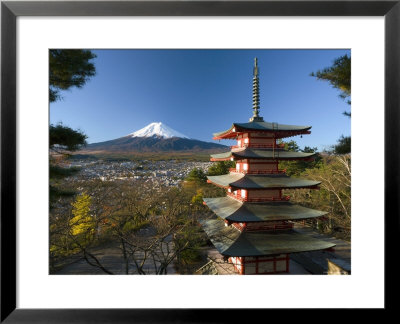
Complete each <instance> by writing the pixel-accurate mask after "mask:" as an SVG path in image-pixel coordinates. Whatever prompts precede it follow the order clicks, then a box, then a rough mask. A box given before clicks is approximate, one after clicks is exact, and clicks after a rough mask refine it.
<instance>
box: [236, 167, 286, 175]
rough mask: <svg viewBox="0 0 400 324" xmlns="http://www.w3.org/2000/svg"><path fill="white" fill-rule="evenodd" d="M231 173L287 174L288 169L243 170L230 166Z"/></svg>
mask: <svg viewBox="0 0 400 324" xmlns="http://www.w3.org/2000/svg"><path fill="white" fill-rule="evenodd" d="M229 172H230V173H243V174H286V169H283V170H253V171H251V170H250V171H246V170H241V171H237V170H236V169H235V168H229Z"/></svg>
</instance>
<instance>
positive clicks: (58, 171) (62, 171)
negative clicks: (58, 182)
mask: <svg viewBox="0 0 400 324" xmlns="http://www.w3.org/2000/svg"><path fill="white" fill-rule="evenodd" d="M79 170H80V168H77V167H72V168H62V167H60V166H58V165H53V164H51V165H50V178H51V179H62V178H65V177H69V176H72V175H74V174H76V173H77V172H79Z"/></svg>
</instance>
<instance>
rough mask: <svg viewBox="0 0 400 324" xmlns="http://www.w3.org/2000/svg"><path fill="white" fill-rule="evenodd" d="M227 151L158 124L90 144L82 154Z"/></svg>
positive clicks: (222, 146) (214, 144) (224, 147)
mask: <svg viewBox="0 0 400 324" xmlns="http://www.w3.org/2000/svg"><path fill="white" fill-rule="evenodd" d="M226 149H227V147H226V146H225V145H221V144H216V143H210V142H204V141H200V140H196V139H191V138H189V137H188V136H186V135H184V134H182V133H180V132H178V131H176V130H174V129H172V128H171V127H169V126H167V125H165V124H163V123H161V122H156V123H151V124H149V125H147V126H146V127H144V128H142V129H139V130H137V131H135V132H133V133H130V134H128V135H126V136H123V137H120V138H117V139H113V140H110V141H105V142H99V143H92V144H89V145H87V146H86V147H85V148H84V149H83V150H82V153H83V151H84V152H87V153H89V152H91V153H96V152H97V153H131V152H132V153H134V152H164V153H165V152H207V151H209V152H217V151H218V152H221V151H223V150H226Z"/></svg>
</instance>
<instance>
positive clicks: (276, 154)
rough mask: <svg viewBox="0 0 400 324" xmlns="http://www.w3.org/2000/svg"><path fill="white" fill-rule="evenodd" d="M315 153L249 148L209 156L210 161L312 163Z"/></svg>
mask: <svg viewBox="0 0 400 324" xmlns="http://www.w3.org/2000/svg"><path fill="white" fill-rule="evenodd" d="M315 156H316V153H303V152H291V151H286V150H283V149H253V148H249V147H245V148H241V149H239V150H231V151H229V152H224V153H219V154H211V161H229V160H250V159H251V160H266V161H277V160H306V161H312V160H314V157H315Z"/></svg>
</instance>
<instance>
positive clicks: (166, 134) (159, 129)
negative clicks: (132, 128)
mask: <svg viewBox="0 0 400 324" xmlns="http://www.w3.org/2000/svg"><path fill="white" fill-rule="evenodd" d="M127 136H131V137H151V136H158V137H163V138H171V137H180V138H189V137H188V136H186V135H183V134H182V133H180V132H177V131H176V130H174V129H172V128H171V127H168V126H167V125H165V124H163V123H161V122H158V123H151V124H149V125H147V126H146V127H143V128H142V129H139V130H138V131H136V132H133V133H131V134H128V135H127Z"/></svg>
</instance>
